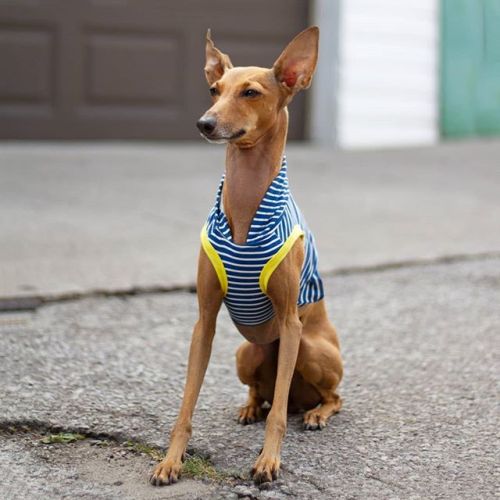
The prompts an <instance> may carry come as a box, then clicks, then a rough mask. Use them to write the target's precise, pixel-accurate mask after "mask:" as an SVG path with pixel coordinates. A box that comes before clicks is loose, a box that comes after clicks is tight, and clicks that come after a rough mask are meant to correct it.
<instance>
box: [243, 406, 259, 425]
mask: <svg viewBox="0 0 500 500" xmlns="http://www.w3.org/2000/svg"><path fill="white" fill-rule="evenodd" d="M261 419H262V408H261V407H260V406H258V405H246V406H242V407H241V408H240V414H239V416H238V423H239V424H241V425H249V424H254V423H255V422H258V421H259V420H261Z"/></svg>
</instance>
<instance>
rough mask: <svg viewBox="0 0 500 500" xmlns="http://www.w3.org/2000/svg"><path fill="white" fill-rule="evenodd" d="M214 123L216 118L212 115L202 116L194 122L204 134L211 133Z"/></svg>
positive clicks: (215, 123)
mask: <svg viewBox="0 0 500 500" xmlns="http://www.w3.org/2000/svg"><path fill="white" fill-rule="evenodd" d="M216 125H217V120H216V119H215V118H214V117H213V116H202V117H201V118H200V119H199V120H198V122H197V123H196V126H197V127H198V129H199V130H200V132H201V133H202V134H205V135H208V134H211V133H212V132H213V131H214V129H215V126H216Z"/></svg>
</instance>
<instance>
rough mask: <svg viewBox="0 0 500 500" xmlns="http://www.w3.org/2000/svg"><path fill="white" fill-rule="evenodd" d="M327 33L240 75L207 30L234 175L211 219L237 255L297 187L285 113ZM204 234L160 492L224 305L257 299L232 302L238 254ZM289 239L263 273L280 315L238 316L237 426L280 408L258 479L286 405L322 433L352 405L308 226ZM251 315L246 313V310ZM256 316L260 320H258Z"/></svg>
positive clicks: (276, 457) (314, 33)
mask: <svg viewBox="0 0 500 500" xmlns="http://www.w3.org/2000/svg"><path fill="white" fill-rule="evenodd" d="M318 38H319V30H318V28H317V27H311V28H309V29H307V30H305V31H303V32H302V33H300V34H299V35H297V36H296V37H295V38H294V39H293V40H292V42H291V43H290V44H289V45H288V46H287V47H286V49H285V50H284V51H283V53H282V54H281V56H280V57H279V58H278V60H277V61H276V62H275V64H274V66H273V67H272V68H271V69H265V68H258V67H239V68H233V66H232V64H231V61H230V59H229V57H228V56H227V55H225V54H223V53H221V52H220V51H219V50H218V49H217V48H216V47H215V45H214V43H213V42H212V40H211V38H210V32H208V34H207V42H206V66H205V74H206V78H207V80H208V83H209V85H210V93H211V95H212V97H213V106H212V107H211V108H210V109H209V110H208V111H207V112H206V113H205V115H204V116H203V117H202V118H201V119H200V121H199V122H198V127H199V128H200V130H201V132H202V133H203V135H204V136H205V137H206V138H207V139H209V140H211V141H215V142H225V143H227V144H228V145H227V155H226V174H225V179H224V181H223V184H221V189H220V196H219V198H218V199H219V201H220V206H219V207H218V211H217V210H215V211H213V212H212V216H213V217H215V216H217V217H219V218H221V219H220V220H223V221H224V224H225V226H224V228H223V229H222V231H226V233H227V234H228V235H229V236H228V238H229V240H230V241H229V243H227V244H228V245H232V247H231V248H236V253H237V254H238V253H244V252H246V251H247V250H248V249H249V248H250V249H255V248H257V247H255V246H254V247H251V246H250V245H251V243H250V240H251V236H250V235H251V234H253V232H254V229H255V224H257V220H258V219H259V218H258V217H257V215H259V214H261V213H264V212H265V210H264V209H263V207H264V205H265V204H264V203H263V201H265V200H268V199H269V200H272V198H273V194H272V193H271V191H272V192H273V193H274V191H273V190H274V186H278V187H279V188H280V189H282V191H283V192H284V193H288V191H287V189H288V188H287V186H288V184H287V182H286V181H285V180H283V179H284V178H285V176H286V170H283V166H282V157H283V151H284V147H285V142H286V136H287V128H288V111H287V108H286V106H287V104H288V103H289V102H290V101H291V99H292V98H293V96H294V95H295V94H296V93H297V92H298V91H300V90H302V89H305V88H308V87H309V85H310V83H311V79H312V75H313V73H314V69H315V66H316V61H317V54H318ZM285 168H286V166H285ZM271 187H273V189H271ZM277 198H279V196H277ZM290 203H291V202H290ZM293 206H295V205H293ZM216 207H217V206H216ZM269 217H271V216H269ZM271 218H272V217H271ZM299 226H300V224H299ZM206 227H207V226H205V228H204V233H202V249H201V251H200V257H199V263H198V279H197V291H198V302H199V320H198V322H197V323H196V325H195V327H194V332H193V337H192V341H191V348H190V352H189V363H188V369H187V380H186V386H185V391H184V398H183V401H182V406H181V409H180V413H179V416H178V419H177V422H176V424H175V426H174V428H173V431H172V434H171V441H170V447H169V449H168V452H167V455H166V457H165V458H164V460H163V461H162V462H161V463H160V464H158V465H157V467H156V468H155V470H154V472H153V474H152V476H151V482H152V484H154V485H162V484H170V483H174V482H176V481H177V479H178V477H179V475H180V471H181V467H182V458H183V455H184V452H185V450H186V446H187V442H188V440H189V438H190V436H191V419H192V415H193V411H194V407H195V404H196V400H197V398H198V394H199V391H200V388H201V384H202V382H203V378H204V375H205V370H206V368H207V365H208V361H209V358H210V352H211V347H212V340H213V338H214V334H215V324H216V318H217V314H218V311H219V309H220V307H221V304H222V302H223V301H225V302H226V305H227V306H228V309H229V311H230V313H231V316H232V317H233V320H234V319H235V317H236V318H237V317H238V316H237V313H238V314H239V310H238V309H237V308H238V307H240V306H241V304H245V301H250V302H251V301H252V300H253V299H252V297H253V296H252V295H245V294H243V296H242V294H241V293H237V294H235V293H233V296H235V297H237V298H238V300H239V302H238V301H236V302H234V301H233V299H231V297H232V296H231V295H230V293H229V292H231V290H232V292H234V290H235V289H238V288H237V287H236V285H235V281H234V279H236V278H234V277H233V278H232V277H231V276H232V275H231V272H232V270H231V265H229V264H228V262H230V261H227V260H226V262H224V260H223V259H224V258H225V259H228V257H227V255H226V254H225V253H224V252H223V251H221V250H220V248H219V250H217V248H215V245H216V241H217V240H216V237H215V236H214V237H213V238H214V239H210V236H209V235H208V232H207V229H206ZM285 236H286V238H285V239H286V241H285V242H284V244H283V245H281V246H280V247H279V249H278V251H277V253H276V255H273V256H271V258H270V259H268V262H267V263H265V264H264V266H263V269H265V270H266V271H264V270H263V271H262V272H261V275H260V280H261V281H259V283H260V289H261V291H262V293H261V295H259V293H260V291H257V295H259V297H260V299H263V300H264V301H266V300H267V301H268V302H269V304H270V307H271V309H272V310H271V315H272V317H270V319H266V320H265V321H264V322H261V323H258V324H249V323H252V321H243V320H241V321H237V320H235V325H236V327H237V328H238V330H239V332H240V333H241V334H242V335H243V336H244V337H245V338H246V339H247V341H245V342H244V343H243V345H241V347H240V348H239V349H238V351H237V353H236V360H237V369H238V376H239V378H240V379H241V381H242V382H243V383H244V384H246V385H248V386H249V395H248V401H247V404H246V405H245V406H244V407H243V408H241V410H240V414H239V422H240V423H242V424H249V423H253V422H255V421H256V420H257V419H259V417H261V414H262V410H261V406H262V404H263V403H264V402H265V401H267V402H269V403H271V405H272V406H271V410H270V411H269V414H268V416H267V421H266V431H265V440H264V447H263V449H262V451H261V453H260V455H259V457H258V458H257V461H256V463H255V466H254V468H253V471H252V473H253V478H254V480H255V481H256V482H265V481H272V480H273V479H275V478H276V477H277V475H278V471H279V467H280V450H281V443H282V440H283V436H284V434H285V430H286V423H287V410H288V407H289V408H290V409H294V410H300V409H303V410H306V412H305V414H304V427H305V429H311V430H313V429H322V428H323V427H324V426H325V424H326V421H327V420H328V418H329V417H330V416H331V415H332V414H333V413H335V412H338V411H339V410H340V407H341V405H342V402H341V399H340V397H339V396H338V394H337V392H336V389H337V386H338V384H339V382H340V380H341V378H342V359H341V357H340V352H339V343H338V339H337V335H336V332H335V328H334V327H333V325H332V324H331V323H330V321H329V319H328V317H327V313H326V309H325V304H324V301H323V300H322V288H318V287H320V280H319V277H318V278H316V281H315V283H316V291H317V290H318V289H320V292H321V295H318V296H317V297H319V298H318V299H317V300H305V301H304V300H302V301H301V297H302V296H303V293H302V287H303V285H304V283H303V281H304V280H303V276H304V269H305V267H306V261H307V260H309V259H310V258H311V252H312V250H311V249H310V248H308V245H309V244H311V241H312V240H310V239H309V237H308V236H307V233H305V232H304V231H303V230H302V229H301V228H300V227H294V229H293V231H291V233H290V235H288V234H286V235H285ZM304 236H305V237H304ZM262 247H265V245H262ZM259 248H260V247H259ZM217 252H219V253H217ZM254 253H255V252H254ZM224 255H225V257H223V258H221V257H220V256H224ZM247 267H248V266H247ZM226 271H227V273H226ZM234 272H235V273H236V275H235V276H238V274H237V273H238V272H239V273H240V276H241V280H243V281H242V282H243V283H245V282H244V280H245V279H250V278H247V277H246V276H250V274H249V275H246V274H244V273H250V272H251V271H247V270H245V269H243V270H241V269H240V270H238V269H236V270H235V271H234ZM264 275H265V276H264ZM228 276H229V278H228ZM263 278H264V279H263ZM232 279H233V282H232V281H231V280H232ZM228 287H229V288H228ZM231 287H232V288H231ZM308 293H309V292H308ZM306 295H307V294H306ZM228 297H229V298H228ZM246 297H250V298H246ZM260 299H259V300H260ZM262 304H264V305H262V306H259V307H257V308H256V309H258V310H259V311H262V310H264V311H265V310H266V307H267V306H268V305H269V304H267V305H266V303H265V302H262ZM235 308H236V309H235ZM235 311H236V312H235ZM233 313H234V315H233ZM241 314H242V315H243V316H241V317H243V318H246V316H245V314H247V313H245V312H243V313H241ZM248 315H249V316H248V317H251V318H254V317H255V315H254V314H253V313H248ZM256 321H258V319H257V320H256Z"/></svg>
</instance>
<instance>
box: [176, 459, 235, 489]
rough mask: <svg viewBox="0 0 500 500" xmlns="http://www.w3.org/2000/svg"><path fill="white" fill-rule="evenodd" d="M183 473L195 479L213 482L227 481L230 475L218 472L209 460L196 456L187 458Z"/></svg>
mask: <svg viewBox="0 0 500 500" xmlns="http://www.w3.org/2000/svg"><path fill="white" fill-rule="evenodd" d="M182 473H183V474H184V475H186V476H187V477H192V478H195V479H201V478H205V479H211V480H212V481H219V482H220V481H227V480H228V479H229V477H228V475H227V474H225V473H223V472H220V471H218V470H217V469H216V468H215V467H214V466H213V465H212V463H211V462H210V460H208V459H207V458H203V457H199V456H196V455H193V456H189V455H188V456H187V457H186V460H185V461H184V464H183V465H182Z"/></svg>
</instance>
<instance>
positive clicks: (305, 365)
mask: <svg viewBox="0 0 500 500" xmlns="http://www.w3.org/2000/svg"><path fill="white" fill-rule="evenodd" d="M315 308H316V309H317V314H314V315H311V317H310V318H307V319H305V321H304V327H303V331H302V339H301V343H300V348H299V355H298V358H297V366H296V369H297V371H298V372H299V373H300V374H301V375H302V377H303V378H304V380H305V381H306V382H308V383H309V384H310V385H312V386H313V387H314V388H315V389H316V390H317V392H318V393H319V394H320V396H321V403H320V405H319V406H317V407H315V408H312V409H309V410H308V411H306V413H305V414H304V428H305V429H306V430H321V429H323V428H324V427H325V425H326V422H327V420H328V419H329V418H330V417H331V416H332V415H333V414H334V413H337V412H338V411H339V410H340V408H341V407H342V400H341V398H340V397H339V395H338V394H337V392H336V391H337V386H338V385H339V383H340V380H341V379H342V373H343V368H342V358H341V356H340V351H339V347H338V340H337V334H336V332H335V328H334V326H333V325H332V324H331V323H330V322H329V321H328V318H327V317H326V311H325V310H324V305H323V304H322V303H317V304H315Z"/></svg>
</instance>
